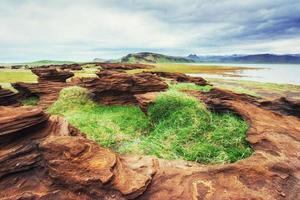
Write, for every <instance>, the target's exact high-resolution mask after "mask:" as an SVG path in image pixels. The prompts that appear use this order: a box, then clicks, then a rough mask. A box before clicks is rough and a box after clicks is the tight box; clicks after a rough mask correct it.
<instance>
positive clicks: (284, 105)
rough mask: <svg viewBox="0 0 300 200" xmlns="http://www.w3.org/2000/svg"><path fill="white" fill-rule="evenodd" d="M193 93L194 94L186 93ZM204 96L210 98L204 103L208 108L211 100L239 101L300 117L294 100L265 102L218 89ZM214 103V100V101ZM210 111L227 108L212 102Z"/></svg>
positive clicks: (299, 105)
mask: <svg viewBox="0 0 300 200" xmlns="http://www.w3.org/2000/svg"><path fill="white" fill-rule="evenodd" d="M188 93H192V94H193V93H194V92H191V91H190V92H188ZM206 96H209V97H210V98H209V99H208V100H206V101H205V103H206V104H207V105H208V106H210V104H211V103H212V102H211V99H217V100H218V101H224V100H239V101H243V102H248V103H251V104H254V105H256V106H258V107H261V108H264V109H268V110H271V111H274V112H277V113H279V114H282V115H291V116H296V117H300V102H299V101H296V100H288V99H286V98H284V97H282V98H279V99H275V100H273V101H269V100H268V101H266V100H264V99H262V98H258V97H254V96H250V95H247V94H236V93H233V92H231V91H229V90H221V89H218V88H213V89H212V90H211V91H210V92H209V93H206ZM215 101H216V100H215ZM210 109H212V110H216V111H221V110H222V109H224V110H226V109H227V108H226V107H225V108H222V104H221V103H219V102H214V103H213V106H212V107H210Z"/></svg>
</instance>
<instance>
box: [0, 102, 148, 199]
mask: <svg viewBox="0 0 300 200" xmlns="http://www.w3.org/2000/svg"><path fill="white" fill-rule="evenodd" d="M6 114H8V115H6ZM16 136H18V137H16ZM0 137H1V144H0V164H1V168H0V199H26V198H33V199H132V198H136V197H138V196H139V195H141V194H142V193H143V192H144V191H145V190H146V189H147V186H148V184H149V183H150V181H151V178H152V176H151V174H149V173H146V172H144V171H143V170H137V169H136V167H137V166H135V168H133V169H131V168H130V167H128V166H127V164H126V163H125V162H124V161H122V160H121V159H120V158H119V156H118V155H116V154H115V153H113V152H112V151H110V150H108V149H105V148H102V147H100V146H99V145H98V144H96V143H94V142H92V141H90V140H88V139H86V138H84V137H82V135H81V134H79V132H78V130H76V129H74V128H72V127H71V126H69V125H68V123H67V122H66V121H65V120H63V119H62V118H60V117H56V116H53V117H51V118H48V115H46V114H45V113H43V112H42V110H41V109H37V108H32V107H16V108H12V107H0ZM12 138H13V139H12Z"/></svg>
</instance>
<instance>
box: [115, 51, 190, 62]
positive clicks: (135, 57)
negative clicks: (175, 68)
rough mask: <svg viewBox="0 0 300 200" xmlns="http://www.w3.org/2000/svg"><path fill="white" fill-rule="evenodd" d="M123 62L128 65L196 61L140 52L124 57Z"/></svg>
mask: <svg viewBox="0 0 300 200" xmlns="http://www.w3.org/2000/svg"><path fill="white" fill-rule="evenodd" d="M121 62H128V63H190V62H194V60H192V59H190V58H187V57H179V56H167V55H163V54H158V53H151V52H140V53H131V54H128V55H127V56H124V57H123V58H122V59H121Z"/></svg>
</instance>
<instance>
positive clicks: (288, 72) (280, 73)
mask: <svg viewBox="0 0 300 200" xmlns="http://www.w3.org/2000/svg"><path fill="white" fill-rule="evenodd" d="M197 65H198V64H197ZM199 65H218V66H237V67H253V68H263V69H255V70H252V69H250V70H241V71H238V72H237V73H236V74H237V75H241V76H242V77H226V76H222V75H212V74H193V76H202V77H206V78H224V79H235V80H248V81H259V82H266V83H285V84H294V85H300V64H228V63H226V64H224V63H203V64H202V63H201V64H199Z"/></svg>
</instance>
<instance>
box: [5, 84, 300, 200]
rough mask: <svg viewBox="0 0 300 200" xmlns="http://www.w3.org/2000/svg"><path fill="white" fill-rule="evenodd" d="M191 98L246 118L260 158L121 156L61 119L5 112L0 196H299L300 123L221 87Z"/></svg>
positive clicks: (18, 110)
mask: <svg viewBox="0 0 300 200" xmlns="http://www.w3.org/2000/svg"><path fill="white" fill-rule="evenodd" d="M123 84H125V83H122V84H121V85H123ZM125 85H126V84H125ZM123 87H125V86H124V85H123ZM125 88H126V87H125ZM190 94H191V95H193V96H195V97H196V98H198V99H199V100H200V101H203V102H205V103H206V104H207V105H208V106H209V108H210V109H212V110H214V111H216V112H228V111H230V112H234V113H236V114H238V115H239V116H241V117H242V118H244V119H245V120H247V122H248V124H249V129H248V132H247V140H248V142H249V144H250V145H251V146H252V147H253V149H254V151H255V153H254V154H253V155H252V156H250V157H249V158H247V159H244V160H240V161H238V162H236V163H232V164H223V165H222V164H218V165H200V164H197V163H193V162H186V161H180V160H176V161H167V160H161V159H157V158H155V157H151V156H130V155H126V156H121V157H120V156H118V155H116V154H114V153H113V152H111V151H110V150H107V149H104V148H102V147H99V146H98V145H97V144H96V143H94V142H91V141H89V140H88V139H86V138H84V137H83V136H82V135H81V134H80V133H79V131H78V130H76V129H74V128H72V127H71V126H69V125H68V124H67V123H66V121H65V120H63V119H62V118H59V117H55V116H52V117H50V118H49V116H48V115H46V114H45V113H43V112H42V111H41V110H39V109H32V108H28V107H19V108H4V107H1V108H0V137H1V144H0V164H1V169H0V199H26V198H27V199H140V200H148V199H149V200H150V199H155V200H156V199H178V200H179V199H217V200H218V199H220V200H223V199H234V200H235V199H236V200H239V199H270V200H274V199H290V200H294V199H299V198H300V176H299V174H300V159H299V158H300V156H299V153H298V152H300V119H299V118H297V117H294V116H286V115H282V114H280V113H276V112H273V111H272V110H269V109H266V108H264V107H263V106H261V105H260V104H257V102H258V101H257V100H255V99H253V98H251V97H250V96H247V95H238V94H234V93H232V92H228V91H222V90H218V89H216V90H211V91H210V92H199V91H193V92H190ZM154 96H155V95H154ZM150 99H151V98H150Z"/></svg>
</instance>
